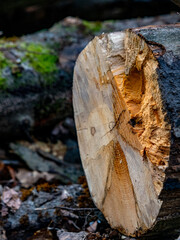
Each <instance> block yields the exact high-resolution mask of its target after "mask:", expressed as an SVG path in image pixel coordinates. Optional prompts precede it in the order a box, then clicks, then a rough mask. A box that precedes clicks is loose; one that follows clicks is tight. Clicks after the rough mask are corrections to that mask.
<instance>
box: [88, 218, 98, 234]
mask: <svg viewBox="0 0 180 240" xmlns="http://www.w3.org/2000/svg"><path fill="white" fill-rule="evenodd" d="M97 225H98V222H97V221H95V222H93V223H92V224H91V225H90V226H89V227H88V228H87V231H88V232H93V233H94V232H96V230H97Z"/></svg>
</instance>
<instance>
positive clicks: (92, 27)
mask: <svg viewBox="0 0 180 240" xmlns="http://www.w3.org/2000/svg"><path fill="white" fill-rule="evenodd" d="M82 23H83V25H84V27H85V28H86V31H87V32H88V31H90V32H92V33H96V32H99V31H100V30H101V28H102V23H101V22H90V21H86V20H83V21H82Z"/></svg>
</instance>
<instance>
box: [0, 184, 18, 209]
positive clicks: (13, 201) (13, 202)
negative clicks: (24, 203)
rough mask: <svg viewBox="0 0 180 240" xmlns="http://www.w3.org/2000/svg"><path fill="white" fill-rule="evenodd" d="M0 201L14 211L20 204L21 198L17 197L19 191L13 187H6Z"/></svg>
mask: <svg viewBox="0 0 180 240" xmlns="http://www.w3.org/2000/svg"><path fill="white" fill-rule="evenodd" d="M2 201H3V202H4V203H5V204H6V206H8V207H10V208H11V209H12V210H13V211H16V210H18V209H19V208H20V206H21V200H20V198H19V193H17V192H16V191H15V190H14V189H12V188H8V187H6V188H5V189H4V191H3V194H2Z"/></svg>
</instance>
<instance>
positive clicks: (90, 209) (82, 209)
mask: <svg viewBox="0 0 180 240" xmlns="http://www.w3.org/2000/svg"><path fill="white" fill-rule="evenodd" d="M54 208H60V209H63V210H69V211H95V210H98V209H97V208H70V207H61V206H59V207H54ZM54 208H35V211H41V210H47V209H54Z"/></svg>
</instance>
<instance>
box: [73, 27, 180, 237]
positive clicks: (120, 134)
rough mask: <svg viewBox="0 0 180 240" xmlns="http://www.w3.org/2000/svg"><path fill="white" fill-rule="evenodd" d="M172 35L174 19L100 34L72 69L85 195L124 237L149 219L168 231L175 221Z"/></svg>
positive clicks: (178, 63)
mask: <svg viewBox="0 0 180 240" xmlns="http://www.w3.org/2000/svg"><path fill="white" fill-rule="evenodd" d="M179 35H180V25H178V24H177V25H173V26H164V27H156V26H151V27H147V28H141V29H133V30H126V31H125V32H117V33H110V34H103V35H101V36H99V37H95V38H94V39H93V40H92V41H91V42H90V43H89V44H88V45H87V47H86V48H85V49H84V50H83V51H82V52H81V54H80V55H79V57H78V59H77V62H76V66H75V70H74V84H73V105H74V114H75V121H76V128H77V134H78V142H79V147H80V153H81V159H82V163H83V167H84V170H85V174H86V177H87V181H88V185H89V189H90V192H91V195H92V198H93V200H94V202H95V204H96V205H97V207H98V208H99V209H100V210H101V211H102V212H103V214H104V216H105V217H106V219H107V220H108V222H109V223H110V225H111V226H112V227H113V228H116V229H118V230H119V231H121V232H122V233H124V234H127V235H131V236H140V235H142V234H144V233H147V232H148V230H151V229H154V226H155V227H156V232H161V231H163V229H162V227H160V226H161V224H160V223H161V222H162V221H164V222H165V224H166V220H168V221H169V222H168V224H167V226H166V230H168V231H170V230H171V229H173V228H176V227H175V226H176V225H177V223H179V221H180V216H179V215H180V211H179V209H180V206H179V205H180V204H179V203H180V199H179V198H180V193H179V188H178V184H177V186H174V185H173V186H174V188H173V189H172V188H169V189H168V188H167V183H169V182H170V181H176V180H177V181H178V183H179V174H177V172H178V171H179V168H178V166H177V165H178V163H177V157H178V155H179V154H180V146H179V137H180V136H179V135H180V130H179V128H178V127H175V126H177V124H176V123H177V116H178V115H177V113H178V112H180V96H179V95H180V94H179V90H180V78H179V76H180V60H179V59H180V58H179V56H180V51H179V48H178V44H179V40H178V39H179V37H178V36H179ZM172 36H173V37H172ZM170 39H171V41H172V43H173V44H172V46H170V44H169V40H170ZM174 68H175V69H174ZM168 74H169V75H168ZM173 74H174V75H173ZM174 79H175V80H176V88H177V89H176V90H177V93H176V94H175V95H176V101H175V102H176V103H175V102H174V105H173V107H174V108H172V106H170V105H172V104H173V100H172V99H171V97H172V96H171V95H172V93H171V92H170V90H171V89H173V90H174V85H173V80H174ZM166 88H167V89H166ZM166 90H167V92H168V94H165V93H164V92H165V91H166ZM179 125H180V124H179ZM178 131H179V132H178ZM178 134H179V135H178ZM168 186H169V185H168ZM169 193H171V194H174V199H173V198H169V197H167V196H168V194H169ZM178 202H179V203H178ZM172 204H175V205H176V209H174V208H173V206H171V205H172ZM167 206H168V207H167ZM170 206H171V207H170ZM166 207H167V208H168V210H166ZM174 213H176V216H175V214H174ZM151 232H153V231H151Z"/></svg>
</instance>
